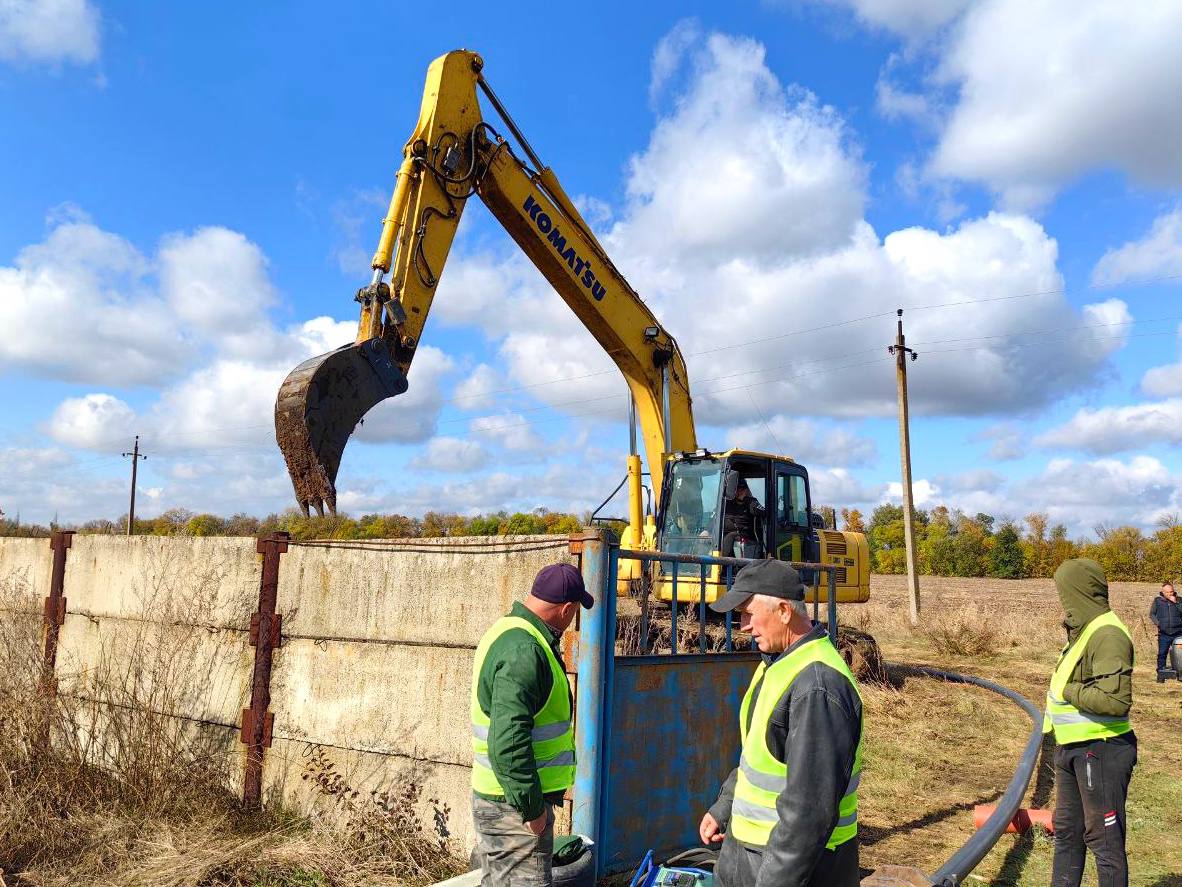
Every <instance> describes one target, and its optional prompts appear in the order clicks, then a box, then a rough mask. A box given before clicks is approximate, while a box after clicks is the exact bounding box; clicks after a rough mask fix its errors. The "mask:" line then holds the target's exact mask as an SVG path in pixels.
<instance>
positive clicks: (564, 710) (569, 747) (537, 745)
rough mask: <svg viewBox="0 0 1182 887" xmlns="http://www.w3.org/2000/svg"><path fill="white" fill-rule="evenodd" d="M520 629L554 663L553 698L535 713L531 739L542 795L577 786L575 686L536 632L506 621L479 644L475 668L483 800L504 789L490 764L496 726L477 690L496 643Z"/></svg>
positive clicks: (476, 751)
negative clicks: (490, 736) (491, 733)
mask: <svg viewBox="0 0 1182 887" xmlns="http://www.w3.org/2000/svg"><path fill="white" fill-rule="evenodd" d="M517 628H520V629H523V630H524V631H527V632H529V634H530V635H531V636H532V637H533V639H534V640H535V641H537V642H538V646H540V647H541V648H542V650H543V651H544V652H545V654H546V660H547V661H548V662H549V663H550V673H551V675H552V677H553V681H552V686H551V688H550V695H549V696H548V697H547V698H546V702H545V704H544V705H543V706H542V708H541V709H540V710H539V711H537V712H535V713H534V728H533V733H532V736H531V738H532V744H533V752H534V761H535V762H536V764H537V767H538V778H539V780H540V781H541V784H542V794H550V793H551V792H561V791H566V790H567V789H568V788H570V787H571V786H572V785H574V784H575V731H574V728H573V726H572V723H571V704H570V684H569V683H568V682H567V679H566V673H565V672H564V671H563V670H562V666H561V665H560V664H559V662H558V659H557V658H556V657H555V656H554V651H553V650H552V649H551V647H550V644H549V643H547V641H546V638H545V637H543V636H542V633H541V632H540V631H538V629H537V627H536V626H534V625H532V624H531V623H530V622H529V621H528V620H526V619H522V618H521V617H520V616H503V617H502V618H500V619H498V620H497V621H496V622H494V623H493V625H492V627H491V628H490V629H489V630H488V631H486V632H485V633H484V637H482V638H481V639H480V644H479V645H478V646H477V647H476V660H475V662H474V663H473V664H472V698H471V704H470V710H471V717H472V788H473V790H474V791H477V792H479V793H480V794H482V795H492V796H497V795H500V796H502V797H503V796H504V794H505V789H504V788H503V787H502V786H501V783H500V782H499V781H498V780H497V774H496V773H494V772H493V769H492V764H491V762H490V761H489V759H488V728H489V725H490V724H491V723H492V722H491V721H490V720H489V717H488V714H487V713H486V712H485V711H484V710H483V709H482V708H481V707H480V702H479V700H478V699H477V693H476V689H477V685H478V683H479V681H480V671H481V669H482V668H483V667H484V660H485V657H486V656H487V655H488V650H489V648H490V647H491V646H492V645H493V642H494V641H495V640H496V639H497V638H499V637H500V636H501V635H503V634H504V633H505V632H507V631H512V630H513V629H517Z"/></svg>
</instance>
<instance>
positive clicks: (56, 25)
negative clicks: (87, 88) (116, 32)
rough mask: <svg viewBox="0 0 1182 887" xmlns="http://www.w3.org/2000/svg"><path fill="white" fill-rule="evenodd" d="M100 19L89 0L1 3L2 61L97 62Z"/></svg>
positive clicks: (2, 1)
mask: <svg viewBox="0 0 1182 887" xmlns="http://www.w3.org/2000/svg"><path fill="white" fill-rule="evenodd" d="M100 20H101V16H100V15H99V11H98V8H97V7H96V6H95V5H94V4H92V3H90V2H89V0H0V61H6V62H16V63H36V62H41V63H48V64H58V63H61V62H77V63H82V64H85V63H88V62H93V61H95V60H96V59H98V56H99V42H100V41H99V23H100Z"/></svg>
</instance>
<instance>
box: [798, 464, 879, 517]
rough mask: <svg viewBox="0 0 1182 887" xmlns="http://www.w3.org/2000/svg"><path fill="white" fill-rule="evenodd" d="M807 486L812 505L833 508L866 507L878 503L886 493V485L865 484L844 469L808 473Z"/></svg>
mask: <svg viewBox="0 0 1182 887" xmlns="http://www.w3.org/2000/svg"><path fill="white" fill-rule="evenodd" d="M809 486H810V487H811V492H812V496H813V504H814V505H832V506H834V507H835V508H852V507H856V506H859V505H862V506H868V505H872V504H874V503H876V502H879V501H880V500H881V499H882V498H883V496H884V495H885V493H886V492H887V485H886V484H867V483H865V482H863V481H861V480H859V479H858V478H857V477H855V476H854V475H853V474H851V473H850V472H849V470H848V469H845V468H828V469H824V470H822V471H812V470H810V471H809Z"/></svg>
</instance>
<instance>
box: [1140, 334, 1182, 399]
mask: <svg viewBox="0 0 1182 887" xmlns="http://www.w3.org/2000/svg"><path fill="white" fill-rule="evenodd" d="M1178 332H1179V335H1182V328H1179V330H1178ZM1141 390H1142V391H1144V392H1145V393H1146V394H1148V395H1150V396H1151V397H1178V396H1182V363H1171V364H1166V365H1165V366H1158V367H1151V368H1150V369H1148V370H1146V371H1145V375H1144V376H1142V377H1141Z"/></svg>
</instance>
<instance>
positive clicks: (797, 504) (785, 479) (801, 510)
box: [776, 473, 809, 529]
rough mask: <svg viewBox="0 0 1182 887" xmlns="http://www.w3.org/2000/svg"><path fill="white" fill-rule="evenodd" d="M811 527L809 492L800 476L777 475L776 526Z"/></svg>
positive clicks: (783, 527) (785, 527)
mask: <svg viewBox="0 0 1182 887" xmlns="http://www.w3.org/2000/svg"><path fill="white" fill-rule="evenodd" d="M808 525H809V503H808V491H807V488H806V486H805V481H804V478H803V477H801V476H800V475H799V474H783V473H778V474H777V475H776V526H777V527H779V528H781V529H787V528H788V527H807V526H808Z"/></svg>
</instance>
